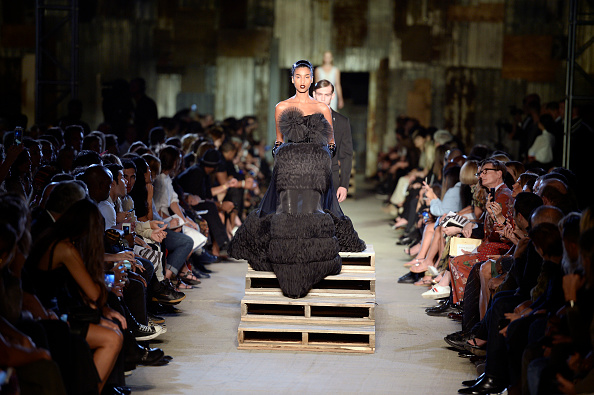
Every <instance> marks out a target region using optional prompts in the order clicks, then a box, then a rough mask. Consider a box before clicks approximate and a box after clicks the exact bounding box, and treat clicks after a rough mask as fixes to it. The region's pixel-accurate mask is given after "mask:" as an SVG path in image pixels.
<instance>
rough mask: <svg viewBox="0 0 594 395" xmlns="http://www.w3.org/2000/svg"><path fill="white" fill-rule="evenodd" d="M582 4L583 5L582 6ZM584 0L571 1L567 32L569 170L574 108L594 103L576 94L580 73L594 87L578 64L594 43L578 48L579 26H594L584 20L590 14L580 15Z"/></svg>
mask: <svg viewBox="0 0 594 395" xmlns="http://www.w3.org/2000/svg"><path fill="white" fill-rule="evenodd" d="M580 3H581V4H580ZM584 3H585V1H584V0H569V23H568V31H567V73H566V77H565V114H564V118H563V135H564V138H563V166H564V167H566V168H568V169H569V163H570V159H571V121H572V113H573V106H574V102H575V101H576V100H580V101H588V100H590V101H594V97H592V96H577V95H575V94H574V84H575V75H576V73H579V74H580V75H582V76H583V77H584V78H585V80H586V81H588V82H589V83H590V84H591V85H593V86H594V79H593V78H592V77H591V76H590V75H588V73H586V72H585V70H584V69H583V68H582V67H581V66H580V65H579V64H578V63H577V60H578V58H579V57H580V55H582V54H583V53H584V51H585V50H586V49H587V48H588V47H590V46H591V45H592V44H593V43H594V37H592V38H590V39H589V40H587V41H586V42H585V43H584V44H583V45H582V46H580V47H579V48H578V47H577V43H576V36H577V34H576V32H577V29H578V27H579V26H586V25H593V24H594V21H592V20H586V19H582V17H585V16H589V14H587V13H585V12H582V13H580V6H583V5H584Z"/></svg>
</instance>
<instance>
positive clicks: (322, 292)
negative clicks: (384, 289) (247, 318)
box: [245, 269, 375, 297]
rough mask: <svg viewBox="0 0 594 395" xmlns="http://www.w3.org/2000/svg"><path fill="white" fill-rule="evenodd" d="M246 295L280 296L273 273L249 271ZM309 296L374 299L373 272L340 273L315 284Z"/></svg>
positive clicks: (246, 281) (246, 278)
mask: <svg viewBox="0 0 594 395" xmlns="http://www.w3.org/2000/svg"><path fill="white" fill-rule="evenodd" d="M245 294H246V296H247V295H278V296H280V295H282V292H281V290H280V288H279V284H278V280H277V279H276V276H275V274H274V272H260V271H256V270H253V269H249V270H248V272H247V274H246V277H245ZM308 295H310V296H330V295H334V296H339V297H361V296H362V297H375V272H341V273H340V274H338V275H335V276H328V277H326V278H325V279H324V280H322V281H320V282H319V283H317V284H315V285H314V286H313V288H312V289H311V290H310V291H309V293H308Z"/></svg>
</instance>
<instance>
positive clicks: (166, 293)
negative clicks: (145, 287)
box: [151, 279, 186, 304]
mask: <svg viewBox="0 0 594 395" xmlns="http://www.w3.org/2000/svg"><path fill="white" fill-rule="evenodd" d="M185 298H186V295H185V294H184V293H183V292H179V291H176V290H175V288H174V287H173V284H171V281H170V280H169V279H165V280H163V281H161V283H160V287H159V289H158V290H157V291H155V292H154V293H153V296H152V298H151V299H152V300H153V302H159V303H163V304H177V303H179V302H181V301H182V300H184V299H185Z"/></svg>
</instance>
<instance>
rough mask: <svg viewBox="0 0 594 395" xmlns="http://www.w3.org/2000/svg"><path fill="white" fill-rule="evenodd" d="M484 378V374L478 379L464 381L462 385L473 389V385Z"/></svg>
mask: <svg viewBox="0 0 594 395" xmlns="http://www.w3.org/2000/svg"><path fill="white" fill-rule="evenodd" d="M483 376H484V374H481V375H480V376H478V377H477V378H476V379H473V380H466V381H463V382H462V385H463V386H465V387H472V386H473V385H475V384H476V383H478V382H479V381H480V380H481V379H482V378H483Z"/></svg>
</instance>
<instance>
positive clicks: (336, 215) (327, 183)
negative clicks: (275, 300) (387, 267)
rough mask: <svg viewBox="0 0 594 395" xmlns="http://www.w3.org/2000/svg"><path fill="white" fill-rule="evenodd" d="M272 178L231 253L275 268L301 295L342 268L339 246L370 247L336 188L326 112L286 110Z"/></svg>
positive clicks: (291, 291)
mask: <svg viewBox="0 0 594 395" xmlns="http://www.w3.org/2000/svg"><path fill="white" fill-rule="evenodd" d="M279 129H280V131H281V133H282V134H283V137H284V140H285V141H287V143H285V144H283V145H281V146H280V147H279V148H278V150H277V153H276V157H275V162H274V170H273V173H272V181H271V183H270V187H269V188H268V190H267V192H266V195H265V196H264V198H263V200H262V203H261V205H260V207H259V208H258V210H255V211H254V212H252V213H251V214H250V215H249V216H248V217H247V218H246V220H245V221H244V223H243V225H242V226H240V227H239V229H238V230H237V232H236V233H235V236H234V237H233V239H232V240H231V243H230V244H229V248H228V251H229V255H230V256H231V257H233V258H235V259H246V260H247V261H248V262H249V264H250V265H251V266H252V268H254V270H260V271H274V273H275V274H276V277H277V279H278V282H279V285H280V288H281V290H282V291H283V293H284V294H285V295H286V296H288V297H291V298H300V297H303V296H305V295H307V293H308V292H309V290H310V289H311V288H312V286H313V285H314V284H316V283H318V282H319V281H321V280H323V279H324V277H326V276H327V275H331V274H338V273H340V270H341V266H342V261H341V258H340V255H339V254H338V252H339V251H351V252H358V251H363V250H364V249H365V242H364V241H363V240H361V239H359V236H358V235H357V232H356V231H355V230H354V228H353V225H352V223H351V220H350V219H349V218H348V217H347V216H345V215H344V214H343V212H342V210H341V209H340V206H339V204H338V201H337V199H336V195H335V194H334V191H333V188H332V167H331V165H332V162H331V155H330V151H329V150H328V146H327V144H328V141H329V139H328V136H329V133H331V128H330V125H329V124H328V122H327V121H326V119H325V118H324V115H323V114H320V113H316V114H312V115H307V116H303V113H302V112H301V111H299V110H298V109H295V108H291V109H288V110H285V111H284V112H283V113H282V114H281V115H280V118H279Z"/></svg>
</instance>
